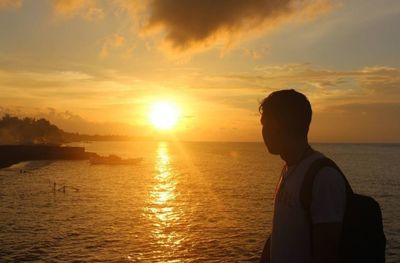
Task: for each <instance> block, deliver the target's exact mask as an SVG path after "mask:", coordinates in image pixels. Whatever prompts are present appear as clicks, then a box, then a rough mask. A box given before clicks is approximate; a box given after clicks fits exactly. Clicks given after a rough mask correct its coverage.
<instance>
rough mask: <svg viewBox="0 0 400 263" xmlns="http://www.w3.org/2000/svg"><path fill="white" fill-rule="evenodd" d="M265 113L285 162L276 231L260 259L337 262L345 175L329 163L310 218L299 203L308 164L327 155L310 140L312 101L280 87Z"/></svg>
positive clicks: (271, 145)
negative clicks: (313, 145)
mask: <svg viewBox="0 0 400 263" xmlns="http://www.w3.org/2000/svg"><path fill="white" fill-rule="evenodd" d="M260 113H261V124H262V136H263V139H264V142H265V145H266V146H267V148H268V151H269V152H270V153H271V154H277V155H280V157H281V158H282V159H283V160H284V161H285V166H284V168H283V170H282V174H281V178H280V182H279V184H278V186H277V191H276V194H275V204H274V216H273V222H272V233H271V236H270V239H269V240H268V241H267V243H266V245H265V247H264V251H263V256H262V258H261V262H272V263H310V262H312V263H322V262H323V263H330V262H337V257H338V251H339V249H338V247H339V242H340V238H341V231H342V220H343V217H344V211H345V206H346V186H345V181H344V179H343V177H342V175H341V174H340V173H339V172H338V171H336V170H335V169H334V168H330V167H326V168H322V169H321V170H320V172H318V174H317V176H316V178H315V181H314V185H313V191H312V201H311V209H310V214H311V220H310V217H309V216H308V213H307V211H305V210H304V208H303V207H302V205H301V203H300V188H301V185H302V182H303V179H304V176H305V174H306V171H307V168H308V167H309V166H310V164H311V163H312V162H313V161H315V160H317V159H318V158H321V157H323V156H324V155H323V154H322V153H320V152H317V151H315V150H313V149H312V148H311V147H310V145H309V143H308V138H307V135H308V130H309V126H310V123H311V116H312V110H311V105H310V102H309V101H308V99H307V98H306V96H304V95H303V94H301V93H299V92H297V91H295V90H280V91H276V92H273V93H271V94H270V95H269V96H268V97H266V98H265V99H264V100H263V101H262V103H261V105H260ZM310 221H311V222H310Z"/></svg>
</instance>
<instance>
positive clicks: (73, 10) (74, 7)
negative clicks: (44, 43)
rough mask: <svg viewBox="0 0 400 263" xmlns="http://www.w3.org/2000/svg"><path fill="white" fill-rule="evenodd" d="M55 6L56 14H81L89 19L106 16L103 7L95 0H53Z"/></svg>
mask: <svg viewBox="0 0 400 263" xmlns="http://www.w3.org/2000/svg"><path fill="white" fill-rule="evenodd" d="M53 6H54V10H55V12H56V14H58V15H61V16H64V17H73V16H77V15H79V16H81V17H82V18H83V19H86V20H89V21H92V20H97V19H102V18H104V11H103V9H101V8H99V7H97V6H96V3H95V1H93V0H53Z"/></svg>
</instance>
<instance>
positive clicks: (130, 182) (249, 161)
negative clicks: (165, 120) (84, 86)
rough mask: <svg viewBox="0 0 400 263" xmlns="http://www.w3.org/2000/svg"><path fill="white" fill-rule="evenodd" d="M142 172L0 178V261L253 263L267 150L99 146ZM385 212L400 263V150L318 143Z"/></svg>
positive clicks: (42, 167)
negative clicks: (132, 162) (137, 160)
mask: <svg viewBox="0 0 400 263" xmlns="http://www.w3.org/2000/svg"><path fill="white" fill-rule="evenodd" d="M80 145H81V146H84V147H85V148H86V150H87V151H92V152H96V153H98V154H100V155H109V154H116V155H118V156H121V157H123V158H137V157H140V158H143V160H142V162H141V163H140V164H138V165H114V166H113V165H91V164H90V163H89V162H88V161H53V162H43V161H35V162H24V163H20V164H17V165H14V166H12V167H10V168H7V169H2V170H0V262H20V261H35V262H171V263H172V262H174V263H178V262H258V260H259V257H260V255H261V251H262V248H263V245H264V242H265V240H266V238H267V236H268V235H269V233H270V232H271V220H272V211H273V201H274V193H275V188H276V185H277V182H278V179H279V174H280V170H281V168H282V166H283V161H282V160H281V159H280V158H279V156H273V155H270V154H269V153H268V152H267V150H266V148H265V146H264V145H263V144H262V143H227V142H185V143H184V142H92V143H84V144H80ZM312 146H313V147H314V148H315V149H316V150H318V151H320V152H323V153H324V154H325V155H327V156H329V157H331V158H333V159H334V160H335V161H336V162H337V163H338V164H339V165H340V167H341V168H342V170H343V171H344V172H345V174H346V176H347V178H348V180H349V182H350V184H351V185H352V186H353V189H354V190H355V191H356V192H358V193H361V194H366V195H370V196H372V197H374V198H375V199H376V200H377V201H378V202H379V204H380V205H381V208H382V213H383V223H384V231H385V234H386V238H387V248H386V258H387V260H386V261H387V262H391V263H394V262H400V223H399V219H400V204H399V203H400V191H399V190H400V145H399V144H312Z"/></svg>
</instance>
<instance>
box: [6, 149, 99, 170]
mask: <svg viewBox="0 0 400 263" xmlns="http://www.w3.org/2000/svg"><path fill="white" fill-rule="evenodd" d="M93 156H97V155H96V154H95V153H91V152H86V151H85V148H84V147H69V146H55V145H0V168H5V167H9V166H11V165H13V164H16V163H19V162H24V161H34V160H88V159H90V158H91V157H93Z"/></svg>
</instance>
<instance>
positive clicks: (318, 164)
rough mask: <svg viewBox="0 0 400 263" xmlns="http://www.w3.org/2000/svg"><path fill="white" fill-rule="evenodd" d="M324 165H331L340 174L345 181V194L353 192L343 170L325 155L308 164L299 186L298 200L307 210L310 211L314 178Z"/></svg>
mask: <svg viewBox="0 0 400 263" xmlns="http://www.w3.org/2000/svg"><path fill="white" fill-rule="evenodd" d="M325 167H332V168H334V169H336V170H337V171H338V172H339V173H340V174H342V176H343V178H344V181H345V183H346V193H347V196H349V195H352V194H353V189H351V186H350V184H349V182H348V181H347V179H346V176H344V174H343V172H342V171H341V170H340V168H339V167H338V166H337V165H336V163H335V162H334V161H332V160H331V159H329V158H327V157H322V158H320V159H317V160H315V161H314V162H313V163H312V164H311V165H310V167H309V168H308V170H307V173H306V175H305V177H304V181H303V184H302V186H301V188H300V202H301V205H302V207H303V208H304V209H305V210H306V211H308V212H309V211H310V208H311V201H312V193H313V185H314V179H315V177H316V176H317V174H318V172H319V171H320V170H321V169H322V168H325Z"/></svg>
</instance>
